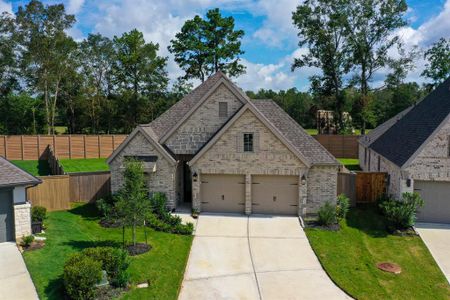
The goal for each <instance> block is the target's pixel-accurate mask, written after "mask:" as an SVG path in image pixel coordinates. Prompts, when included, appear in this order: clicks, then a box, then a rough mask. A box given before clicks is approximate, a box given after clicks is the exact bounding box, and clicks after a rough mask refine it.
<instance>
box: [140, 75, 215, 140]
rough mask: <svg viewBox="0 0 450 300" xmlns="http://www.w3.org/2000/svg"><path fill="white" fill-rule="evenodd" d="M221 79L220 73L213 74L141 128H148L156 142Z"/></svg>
mask: <svg viewBox="0 0 450 300" xmlns="http://www.w3.org/2000/svg"><path fill="white" fill-rule="evenodd" d="M222 77H224V75H223V73H222V72H217V73H215V74H214V75H212V76H211V77H209V78H208V79H207V80H206V81H205V82H203V83H202V84H200V85H199V86H198V87H196V88H195V89H194V90H192V91H191V92H190V93H189V94H187V95H186V96H184V97H183V99H181V100H180V101H178V102H177V103H175V104H174V105H173V106H172V107H171V108H169V109H168V110H167V111H165V112H164V113H163V114H162V115H160V116H159V117H158V118H156V119H155V120H153V121H152V122H151V123H150V124H147V125H143V128H144V127H150V128H151V129H152V131H153V133H154V135H155V136H156V141H158V140H159V139H160V138H161V137H162V136H164V134H166V133H167V132H168V131H169V130H170V129H172V127H174V126H175V125H176V124H177V123H178V121H179V120H181V119H182V118H183V117H184V116H185V115H186V114H187V113H188V112H189V111H190V110H191V109H192V108H193V107H194V106H195V105H196V104H197V102H198V101H200V100H201V99H202V98H203V96H204V95H206V94H207V93H208V91H209V90H210V89H211V88H212V87H213V86H214V85H215V84H216V83H217V82H218V81H219V80H220V78H222Z"/></svg>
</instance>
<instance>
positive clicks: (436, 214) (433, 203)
mask: <svg viewBox="0 0 450 300" xmlns="http://www.w3.org/2000/svg"><path fill="white" fill-rule="evenodd" d="M414 191H416V192H417V193H419V194H420V196H421V197H422V198H423V199H424V206H423V207H422V208H420V209H419V210H418V212H417V220H418V221H421V222H436V223H450V182H435V181H419V180H417V181H415V182H414Z"/></svg>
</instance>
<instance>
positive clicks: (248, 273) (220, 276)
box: [185, 272, 253, 281]
mask: <svg viewBox="0 0 450 300" xmlns="http://www.w3.org/2000/svg"><path fill="white" fill-rule="evenodd" d="M251 274H253V272H241V273H233V274H222V275H214V276H205V277H196V278H190V279H187V278H185V281H198V280H206V279H214V278H224V277H233V276H240V275H251Z"/></svg>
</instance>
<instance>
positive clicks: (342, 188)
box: [337, 172, 387, 204]
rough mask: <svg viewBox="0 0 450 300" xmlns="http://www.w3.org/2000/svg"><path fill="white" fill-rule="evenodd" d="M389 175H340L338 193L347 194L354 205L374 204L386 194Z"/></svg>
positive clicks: (372, 173) (378, 173)
mask: <svg viewBox="0 0 450 300" xmlns="http://www.w3.org/2000/svg"><path fill="white" fill-rule="evenodd" d="M386 178H387V173H382V172H356V173H339V174H338V186H337V193H338V195H339V194H345V195H346V196H347V197H349V198H350V200H351V203H352V204H361V203H374V202H376V201H377V199H378V198H379V197H380V196H382V195H384V194H385V193H386Z"/></svg>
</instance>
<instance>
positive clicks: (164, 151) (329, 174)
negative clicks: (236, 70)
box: [108, 72, 339, 215]
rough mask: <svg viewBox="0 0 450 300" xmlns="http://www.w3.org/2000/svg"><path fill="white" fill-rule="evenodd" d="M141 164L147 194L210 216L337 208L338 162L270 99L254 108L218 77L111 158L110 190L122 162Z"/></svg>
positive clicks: (140, 130) (139, 130) (116, 183)
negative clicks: (160, 195) (130, 159)
mask: <svg viewBox="0 0 450 300" xmlns="http://www.w3.org/2000/svg"><path fill="white" fill-rule="evenodd" d="M127 157H133V158H136V159H139V160H141V161H143V164H144V168H145V172H146V176H147V185H148V188H149V192H163V193H165V194H166V196H167V199H168V206H169V208H171V209H174V208H176V207H177V206H179V205H183V206H186V205H189V206H190V205H191V202H192V208H193V209H196V210H199V211H207V212H224V213H227V212H234V213H236V212H237V213H246V214H250V213H270V214H294V215H297V214H302V215H304V214H308V213H315V212H317V209H318V208H319V207H320V206H321V205H322V204H323V203H325V202H326V201H330V202H332V203H335V201H336V185H337V172H338V168H339V163H338V162H337V161H336V159H335V158H334V157H333V156H332V155H331V154H330V153H329V152H328V151H327V150H326V149H325V148H324V147H323V146H322V145H320V144H319V143H318V142H317V141H316V140H315V139H314V138H312V137H311V136H310V135H308V134H307V133H306V132H305V131H304V130H303V128H301V127H300V125H298V124H297V123H296V122H295V121H294V120H293V119H292V118H291V117H289V116H288V114H287V113H286V112H284V111H283V110H282V109H281V108H280V107H279V106H278V105H277V104H275V103H274V102H273V101H271V100H255V101H251V100H250V99H249V98H248V97H247V96H246V95H245V93H244V92H243V91H241V90H240V89H239V88H238V87H237V86H235V85H234V84H233V83H232V82H231V81H230V80H229V79H228V78H227V77H226V76H225V75H224V74H223V73H222V72H218V73H216V74H215V75H213V76H211V77H210V78H209V79H208V80H206V81H205V82H204V83H202V84H201V85H200V86H198V87H197V88H196V89H194V90H193V91H192V92H191V93H190V94H188V95H186V96H185V97H184V98H183V99H182V100H180V101H179V102H177V103H176V104H175V105H173V106H172V107H171V108H170V109H169V110H168V111H166V112H165V113H163V114H162V115H161V116H160V117H158V118H157V119H155V120H154V121H153V122H152V123H150V124H147V125H140V126H138V127H137V128H136V129H135V130H134V131H133V132H132V133H131V134H130V135H129V136H128V137H127V139H126V140H125V141H124V142H123V143H122V144H121V145H120V146H119V147H118V148H117V149H116V150H115V151H114V153H113V154H112V155H111V156H110V157H109V158H108V163H109V165H110V169H111V186H112V191H113V192H116V191H117V190H119V188H120V187H121V185H122V183H123V177H122V172H123V169H124V160H125V159H126V158H127Z"/></svg>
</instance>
